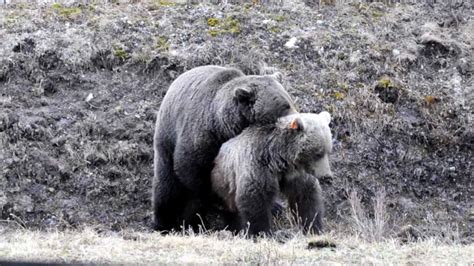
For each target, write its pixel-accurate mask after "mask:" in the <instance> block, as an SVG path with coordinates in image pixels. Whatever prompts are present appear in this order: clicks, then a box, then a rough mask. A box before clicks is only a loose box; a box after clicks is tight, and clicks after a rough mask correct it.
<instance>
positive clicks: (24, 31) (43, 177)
mask: <svg viewBox="0 0 474 266" xmlns="http://www.w3.org/2000/svg"><path fill="white" fill-rule="evenodd" d="M135 2H139V3H134V4H113V3H109V4H105V5H93V4H88V5H77V4H73V5H70V6H69V5H63V4H48V5H41V6H36V5H32V4H17V5H6V6H0V38H1V41H0V210H1V218H0V219H1V220H8V221H11V222H15V223H19V224H23V225H24V226H26V227H28V228H38V229H45V228H59V229H64V228H76V227H80V226H82V225H87V226H96V227H98V228H102V229H104V230H120V229H122V228H133V229H138V230H148V226H149V223H150V217H151V215H150V214H151V211H150V184H151V177H152V175H153V170H152V158H153V147H152V136H153V127H154V120H155V113H156V111H157V110H158V108H159V106H160V102H161V99H162V98H163V96H164V94H165V93H166V90H167V88H168V86H169V84H170V83H171V82H172V81H173V80H174V79H175V78H176V77H177V76H178V75H179V74H181V73H183V72H184V71H186V70H189V69H191V68H193V67H196V66H200V65H206V64H219V65H234V66H239V67H241V68H242V69H243V71H244V72H246V73H248V74H252V73H259V71H262V69H267V70H268V69H269V68H271V67H273V68H275V69H277V70H279V71H281V72H282V73H283V74H284V75H285V81H284V86H285V87H286V88H287V90H288V91H289V92H290V94H291V95H292V96H293V97H294V99H295V101H296V103H297V105H298V106H299V108H300V110H301V111H304V112H320V111H322V110H328V111H329V112H331V114H332V116H333V121H332V124H331V126H332V129H333V135H334V152H333V154H332V155H331V156H332V157H331V161H332V168H333V171H334V173H335V177H334V178H333V179H332V180H322V181H321V182H322V185H323V190H324V192H325V199H326V206H327V219H326V220H327V222H328V223H329V224H330V225H332V226H335V227H334V228H340V230H343V229H344V224H346V223H347V220H348V217H349V213H350V205H349V203H348V200H347V199H348V195H349V194H350V192H351V191H357V193H358V195H359V197H360V198H361V201H362V204H363V205H364V206H367V209H368V211H369V216H370V215H371V212H370V210H371V207H370V206H371V204H372V201H373V199H374V196H375V194H376V193H377V192H378V191H383V190H384V191H385V192H386V195H387V196H386V202H385V204H386V207H387V213H388V214H389V215H390V221H391V224H392V225H393V229H394V232H395V231H397V230H398V228H399V227H401V226H403V225H406V224H411V225H413V226H414V227H415V228H416V229H417V230H420V231H423V232H426V233H428V234H440V233H441V234H444V233H445V232H448V231H449V232H451V231H452V230H455V231H456V232H458V233H459V236H461V237H462V238H464V239H470V237H472V235H473V231H472V227H473V224H472V223H473V222H474V210H473V208H474V206H473V204H474V199H473V195H474V193H473V192H474V191H473V182H472V180H473V169H472V150H473V140H474V131H473V122H472V117H473V116H472V115H473V108H472V107H473V98H474V97H473V96H474V95H473V91H474V88H473V84H474V82H473V72H474V67H473V65H474V61H473V59H474V58H473V57H474V49H473V44H474V32H473V31H474V20H473V6H472V4H470V2H469V1H460V2H459V3H456V4H450V5H448V4H434V5H433V4H432V5H430V4H396V5H385V4H382V3H371V4H367V3H360V4H338V5H337V6H336V7H333V6H323V7H308V6H305V5H304V4H303V3H298V2H297V3H295V4H292V5H283V6H268V5H252V4H239V5H219V6H216V5H182V4H173V3H172V2H170V1H150V2H140V1H135ZM471 239H472V238H471Z"/></svg>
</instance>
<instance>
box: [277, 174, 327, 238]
mask: <svg viewBox="0 0 474 266" xmlns="http://www.w3.org/2000/svg"><path fill="white" fill-rule="evenodd" d="M283 191H284V194H285V195H286V196H287V197H288V202H289V205H290V209H291V211H292V213H293V215H294V217H295V219H296V221H300V222H301V223H302V226H303V229H304V232H305V233H316V234H320V233H322V232H323V215H324V204H323V199H322V192H321V187H320V185H319V181H318V179H317V178H316V177H315V176H313V175H311V174H308V173H302V174H301V175H300V176H298V177H296V178H293V179H292V180H290V181H288V182H287V184H286V185H285V188H284V190H283Z"/></svg>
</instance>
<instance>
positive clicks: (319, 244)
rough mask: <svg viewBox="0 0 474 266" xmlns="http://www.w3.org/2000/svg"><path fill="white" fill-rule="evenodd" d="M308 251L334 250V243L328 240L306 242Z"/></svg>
mask: <svg viewBox="0 0 474 266" xmlns="http://www.w3.org/2000/svg"><path fill="white" fill-rule="evenodd" d="M307 248H308V249H315V248H316V249H322V248H336V243H335V242H333V241H332V240H328V239H318V240H313V241H309V242H308V247H307Z"/></svg>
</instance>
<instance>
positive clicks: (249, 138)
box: [211, 112, 332, 235]
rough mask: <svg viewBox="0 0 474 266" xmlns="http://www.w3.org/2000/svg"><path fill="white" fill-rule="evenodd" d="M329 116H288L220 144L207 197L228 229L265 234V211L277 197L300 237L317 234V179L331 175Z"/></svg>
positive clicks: (268, 218)
mask: <svg viewBox="0 0 474 266" xmlns="http://www.w3.org/2000/svg"><path fill="white" fill-rule="evenodd" d="M330 120H331V116H330V115H329V113H328V112H322V113H320V114H309V113H305V114H303V113H301V114H292V115H288V116H285V117H282V118H280V119H279V120H278V121H277V122H276V123H274V124H269V125H264V126H259V125H254V126H250V127H248V128H247V129H245V130H244V131H243V132H242V133H241V134H240V135H238V136H237V137H235V138H232V139H230V140H229V141H227V142H226V143H224V144H223V145H222V147H221V149H220V151H219V154H218V155H217V157H216V159H215V166H214V169H213V170H212V173H211V182H212V188H213V192H214V193H215V194H217V196H218V197H219V198H220V199H221V200H222V202H223V204H224V205H225V206H226V207H227V210H228V211H229V213H233V214H234V215H230V216H229V218H228V219H229V221H227V225H228V226H229V228H230V229H231V230H235V231H239V230H242V229H248V232H249V234H250V235H257V234H259V233H270V232H271V223H272V220H271V219H272V215H271V208H272V206H273V205H274V201H275V199H276V198H277V196H278V195H279V194H280V192H281V193H282V194H283V195H285V196H286V197H287V199H288V202H289V206H290V208H291V210H292V213H293V214H294V215H295V218H297V220H298V221H300V222H301V223H302V225H303V228H304V231H305V232H314V233H320V232H321V231H322V229H323V228H322V218H323V211H324V209H323V201H322V195H321V188H320V185H319V181H318V178H323V177H324V178H325V177H328V176H331V175H332V172H331V170H330V167H329V158H328V155H329V153H330V152H331V150H332V136H331V131H330V128H329V123H330Z"/></svg>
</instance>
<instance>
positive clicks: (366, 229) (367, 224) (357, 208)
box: [349, 190, 389, 241]
mask: <svg viewBox="0 0 474 266" xmlns="http://www.w3.org/2000/svg"><path fill="white" fill-rule="evenodd" d="M349 204H350V205H351V218H352V220H353V221H352V225H353V227H354V231H355V232H356V233H357V235H359V236H361V237H363V238H364V239H365V240H367V241H380V240H382V239H383V238H384V237H385V236H386V235H387V233H388V231H387V226H388V218H389V217H388V213H387V211H386V202H385V191H384V190H379V191H377V193H376V194H375V198H374V199H373V200H372V204H373V218H371V217H369V215H368V214H367V212H366V211H365V210H364V208H363V207H362V204H361V200H360V198H359V196H358V195H357V192H356V191H352V192H351V193H350V195H349Z"/></svg>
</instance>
